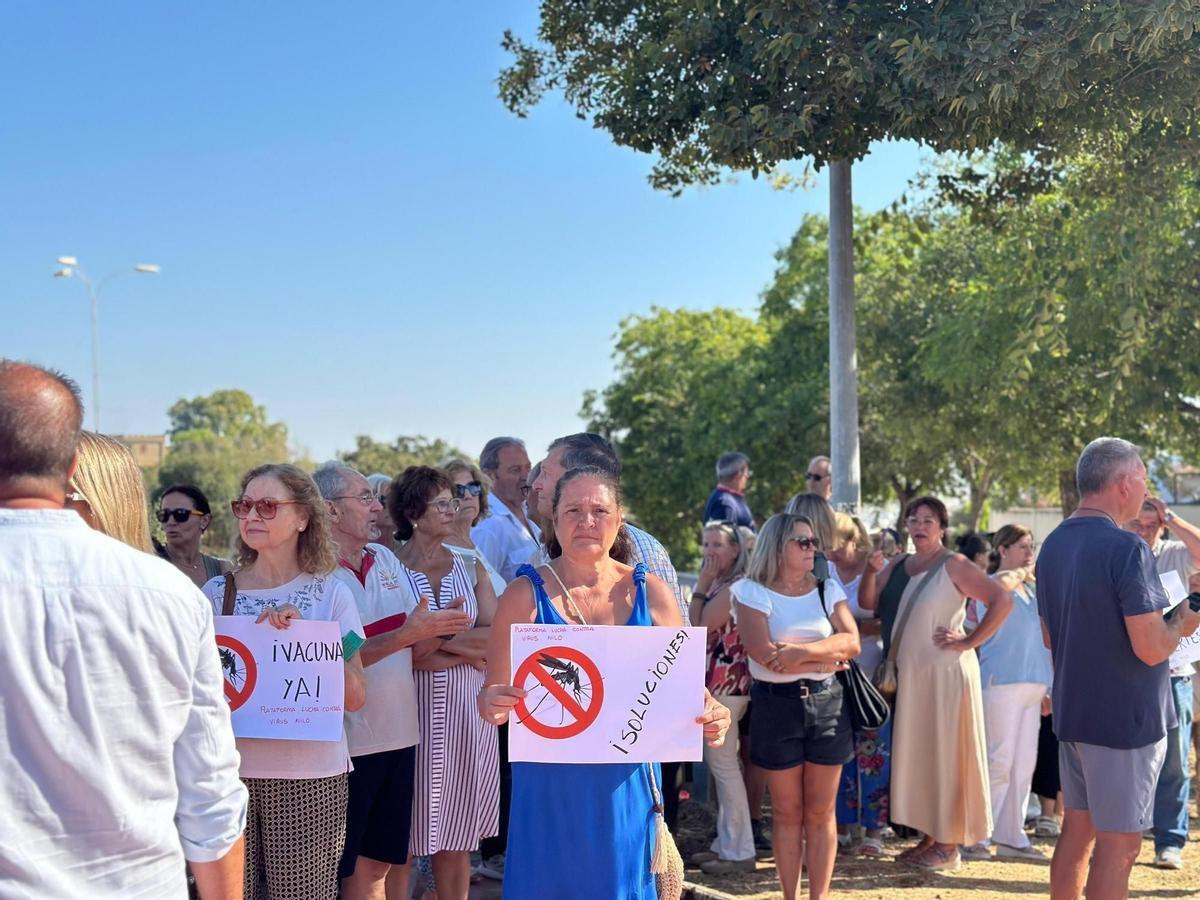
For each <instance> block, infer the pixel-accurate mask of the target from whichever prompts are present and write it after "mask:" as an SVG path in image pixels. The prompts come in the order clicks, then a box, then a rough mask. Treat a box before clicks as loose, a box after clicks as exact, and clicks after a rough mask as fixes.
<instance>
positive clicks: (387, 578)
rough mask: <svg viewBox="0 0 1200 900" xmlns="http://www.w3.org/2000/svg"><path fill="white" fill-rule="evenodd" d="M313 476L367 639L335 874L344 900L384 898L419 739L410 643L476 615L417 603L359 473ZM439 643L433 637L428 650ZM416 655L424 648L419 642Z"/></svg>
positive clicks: (334, 468) (404, 831)
mask: <svg viewBox="0 0 1200 900" xmlns="http://www.w3.org/2000/svg"><path fill="white" fill-rule="evenodd" d="M313 481H315V482H316V484H317V489H318V490H320V492H321V496H322V497H324V498H325V504H326V506H327V507H328V508H329V517H330V523H329V530H330V536H331V537H332V538H333V543H334V544H335V545H336V547H337V555H338V567H337V569H336V570H335V571H334V577H335V578H338V579H340V580H341V581H342V582H343V583H344V584H345V585H346V586H347V587H348V588H350V591H351V593H353V594H354V601H355V604H356V605H357V606H358V614H359V618H361V619H362V624H363V632H364V633H365V634H366V636H367V640H366V643H365V644H363V645H362V649H361V650H360V651H359V654H360V657H361V659H362V663H363V667H364V671H365V673H366V676H367V702H366V704H364V705H363V707H362V708H361V709H359V710H356V711H355V712H347V713H346V741H347V743H348V744H349V746H350V756H351V758H352V759H353V760H354V769H353V771H351V773H350V796H349V800H348V802H347V804H346V806H347V810H346V847H345V851H344V852H343V854H342V862H341V866H340V867H339V871H338V877H339V878H341V879H342V894H341V895H342V897H343V898H344V900H360V898H371V897H378V896H382V894H383V890H384V882H385V881H386V880H387V876H388V872H389V870H390V869H391V868H392V867H393V866H397V867H403V866H406V865H407V862H408V839H409V825H410V821H411V818H412V804H413V781H414V777H415V766H416V746H417V742H418V741H419V740H420V726H419V724H418V720H417V693H416V685H415V683H414V682H413V674H412V661H413V647H414V645H417V644H419V643H420V642H421V641H425V640H429V639H433V638H437V637H438V636H439V635H448V634H458V633H461V632H463V631H466V630H467V629H468V628H470V627H471V620H470V618H468V616H467V614H466V613H464V612H463V611H462V610H461V609H458V608H455V607H454V606H451V607H450V608H447V609H442V610H430V608H429V598H428V597H422V598H420V600H418V599H417V598H416V597H415V596H414V595H413V591H412V588H411V587H409V582H408V579H406V578H402V577H401V575H400V562H399V560H397V559H396V557H395V555H394V554H393V553H392V552H391V551H390V550H388V549H387V548H386V547H384V546H383V545H382V544H374V543H370V541H371V540H372V538H373V537H374V536H375V535H376V534H377V533H378V517H379V513H380V512H381V511H382V510H383V506H382V504H380V502H379V500H378V498H377V497H376V496H375V492H374V491H373V490H372V489H371V484H370V482H368V481H367V479H366V478H365V477H363V475H362V474H360V473H359V472H356V471H355V470H354V469H351V468H350V467H349V466H342V465H338V464H337V463H329V464H327V465H324V466H321V468H319V469H317V471H316V472H314V473H313ZM458 602H459V605H461V602H462V601H458ZM433 649H436V644H435V645H431V646H430V647H428V648H427V650H426V652H428V651H430V650H433ZM417 653H418V656H421V655H424V654H422V653H421V649H420V648H418V650H417ZM405 871H406V872H407V870H405ZM399 887H401V888H403V887H406V885H404V884H401V885H400V886H399ZM402 892H403V891H402Z"/></svg>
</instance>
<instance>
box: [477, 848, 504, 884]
mask: <svg viewBox="0 0 1200 900" xmlns="http://www.w3.org/2000/svg"><path fill="white" fill-rule="evenodd" d="M475 871H476V872H478V873H479V874H480V875H482V876H483V877H484V878H490V879H492V881H503V880H504V854H503V853H497V854H496V855H495V856H489V857H488V858H487V859H485V860H484V861H483V862H481V863H480V864H479V867H478V868H477V869H476V870H475Z"/></svg>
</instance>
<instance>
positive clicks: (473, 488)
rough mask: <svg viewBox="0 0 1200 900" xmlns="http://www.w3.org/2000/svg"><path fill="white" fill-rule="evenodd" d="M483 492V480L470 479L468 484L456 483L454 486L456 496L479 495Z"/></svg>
mask: <svg viewBox="0 0 1200 900" xmlns="http://www.w3.org/2000/svg"><path fill="white" fill-rule="evenodd" d="M482 494H483V482H481V481H468V482H467V483H466V484H456V485H455V486H454V496H456V497H460V498H462V497H468V496H469V497H478V496H480V495H482Z"/></svg>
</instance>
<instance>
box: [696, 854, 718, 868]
mask: <svg viewBox="0 0 1200 900" xmlns="http://www.w3.org/2000/svg"><path fill="white" fill-rule="evenodd" d="M720 858H721V857H720V855H719V854H717V853H715V852H714V851H712V850H701V851H700V852H699V853H693V854H692V855H691V856H689V857H688V865H689V866H695V867H696V868H699V867H700V866H702V865H704V864H705V863H706V862H712V861H713V860H714V859H720Z"/></svg>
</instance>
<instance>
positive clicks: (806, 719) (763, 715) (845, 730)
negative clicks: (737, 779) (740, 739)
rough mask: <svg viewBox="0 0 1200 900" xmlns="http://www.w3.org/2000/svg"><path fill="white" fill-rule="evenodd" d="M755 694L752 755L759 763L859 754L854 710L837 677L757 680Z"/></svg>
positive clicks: (836, 761)
mask: <svg viewBox="0 0 1200 900" xmlns="http://www.w3.org/2000/svg"><path fill="white" fill-rule="evenodd" d="M750 698H751V703H750V760H751V761H752V762H753V763H754V764H755V765H756V766H759V767H761V768H763V769H791V768H794V767H795V766H800V765H803V764H804V763H816V764H817V765H820V766H840V765H844V764H845V763H847V762H849V761H850V759H851V758H852V757H853V756H854V734H853V731H852V730H851V727H850V715H849V711H848V710H847V709H846V708H845V706H844V704H843V703H842V685H841V682H839V681H838V680H837V678H836V677H830V678H827V679H825V680H824V681H812V680H809V679H801V680H799V681H789V682H786V683H783V684H776V683H774V682H768V681H755V682H754V684H753V685H751V687H750Z"/></svg>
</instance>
